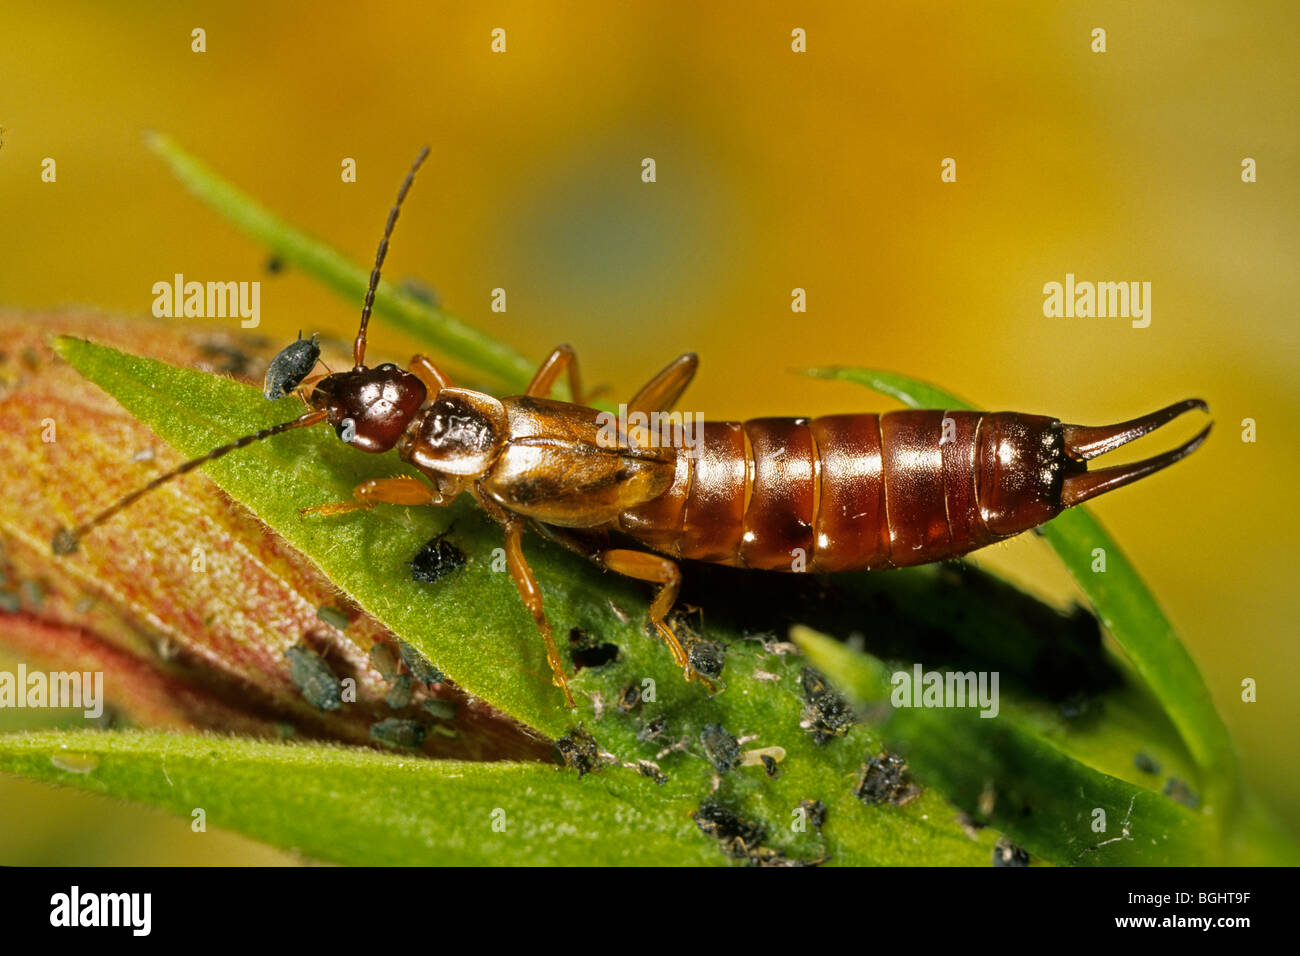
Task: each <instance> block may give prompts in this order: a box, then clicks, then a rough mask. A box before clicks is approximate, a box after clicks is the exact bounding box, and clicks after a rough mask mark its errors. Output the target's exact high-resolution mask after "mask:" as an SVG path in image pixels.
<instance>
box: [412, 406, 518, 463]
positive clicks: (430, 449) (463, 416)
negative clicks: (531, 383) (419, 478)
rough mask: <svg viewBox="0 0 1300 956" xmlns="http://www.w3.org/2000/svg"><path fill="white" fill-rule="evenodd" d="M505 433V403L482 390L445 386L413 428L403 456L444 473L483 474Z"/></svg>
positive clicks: (506, 420)
mask: <svg viewBox="0 0 1300 956" xmlns="http://www.w3.org/2000/svg"><path fill="white" fill-rule="evenodd" d="M507 434H508V418H507V415H506V410H505V406H504V405H502V404H501V402H499V401H497V399H495V398H493V397H492V396H490V395H485V394H484V393H482V392H475V391H471V390H469V389H463V388H444V389H442V390H441V391H439V392H438V394H437V396H436V397H435V398H434V400H433V402H432V403H430V405H429V407H428V408H427V409H426V410H425V412H424V414H423V415H422V416H421V419H420V421H419V423H418V424H417V425H416V426H415V427H414V428H413V429H412V432H411V434H410V436H409V439H408V442H407V443H404V447H403V449H402V456H403V457H405V458H409V460H410V461H411V462H413V463H414V464H415V465H416V466H417V467H420V468H424V469H427V470H429V471H435V472H440V473H442V474H446V475H458V476H476V475H482V474H483V473H484V472H486V471H487V470H488V469H489V468H490V467H491V465H492V462H493V461H494V460H495V459H496V457H497V453H498V452H499V451H500V449H501V446H502V445H503V444H504V443H505V441H506V437H507Z"/></svg>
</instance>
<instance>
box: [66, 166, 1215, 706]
mask: <svg viewBox="0 0 1300 956" xmlns="http://www.w3.org/2000/svg"><path fill="white" fill-rule="evenodd" d="M427 152H428V151H427V149H426V150H424V151H422V152H421V154H420V156H419V158H417V160H416V162H415V165H414V166H413V167H412V168H411V171H410V173H408V174H407V177H406V180H405V181H404V182H403V184H402V188H401V190H400V191H399V193H398V199H397V204H396V205H394V207H393V210H392V212H391V213H390V214H389V217H388V224H387V227H386V229H385V231H384V237H383V239H382V240H381V242H380V244H379V251H378V254H377V255H376V258H375V267H374V270H373V272H372V273H371V279H370V287H369V289H368V291H367V293H366V300H365V305H364V307H363V309H362V314H361V325H360V328H359V329H358V332H357V337H356V342H355V344H354V347H353V355H354V367H353V368H352V369H351V370H350V371H345V372H334V373H331V374H329V375H325V376H323V377H322V378H320V379H318V380H315V381H314V383H308V384H309V385H313V386H314V387H311V388H310V390H309V391H308V390H307V389H306V388H304V389H303V390H301V391H300V392H299V395H301V396H302V397H303V400H304V401H305V402H306V403H307V404H308V406H309V407H310V408H311V411H309V412H307V413H306V414H305V415H303V416H301V417H300V418H297V419H295V420H294V421H292V422H286V423H285V424H283V425H279V426H276V427H275V428H269V429H265V430H263V431H261V432H257V433H256V434H253V435H248V436H245V437H244V438H241V439H239V440H238V441H235V442H232V443H231V444H229V445H224V446H222V447H221V448H218V449H215V450H214V451H212V452H209V453H208V454H207V455H204V456H203V457H201V458H196V459H194V460H192V461H189V462H186V463H185V464H183V465H181V466H180V467H179V468H176V469H175V470H173V471H172V472H169V473H167V474H165V475H162V476H160V477H158V478H156V479H154V480H153V481H152V482H150V483H149V484H148V485H146V486H144V487H143V488H141V489H139V490H138V491H136V492H133V493H132V494H131V495H128V496H127V497H125V498H123V499H122V500H121V501H119V502H118V503H117V504H115V505H114V506H112V507H111V508H109V509H108V510H106V511H104V512H103V513H101V514H100V515H99V516H97V517H96V518H94V519H92V520H91V521H90V522H87V523H86V524H84V525H82V526H81V527H79V528H77V529H75V530H74V531H71V532H67V531H62V532H60V533H59V534H57V535H56V536H55V541H54V547H55V550H56V551H59V552H61V553H67V552H68V551H71V550H72V549H73V548H75V546H76V543H77V540H78V539H79V538H80V537H81V536H82V535H83V534H85V533H86V532H87V531H88V530H90V529H91V528H92V527H94V526H95V525H97V524H99V523H101V522H102V521H104V520H105V519H107V518H109V517H111V516H112V515H113V514H115V513H116V512H117V511H119V510H121V509H122V508H123V507H125V506H126V505H128V504H130V503H131V502H132V501H134V500H136V499H137V498H139V497H140V496H141V495H142V494H144V493H145V492H147V491H149V490H151V489H152V488H156V487H157V486H158V485H160V484H162V483H163V482H165V481H167V480H169V479H170V478H172V477H174V476H175V475H178V474H183V473H184V472H187V471H189V470H191V469H193V468H195V467H197V466H198V465H200V464H202V463H203V462H205V461H210V460H212V459H214V458H218V457H220V456H222V455H224V454H227V453H228V452H230V451H233V450H235V449H236V448H242V447H244V446H245V445H248V444H251V443H252V442H254V441H259V440H261V439H263V438H268V437H270V436H272V435H276V434H279V433H281V432H284V431H288V430H290V429H294V428H303V427H307V426H310V425H316V424H320V423H322V422H328V423H329V424H330V425H331V426H332V427H333V428H334V429H335V431H336V432H337V434H338V435H339V437H340V438H341V439H342V440H343V441H345V442H347V443H348V444H350V445H352V446H353V447H355V448H358V449H360V450H361V451H365V452H371V453H376V454H377V453H383V452H387V451H392V450H396V451H397V453H398V455H399V456H400V457H401V458H402V459H403V460H405V461H408V462H410V463H411V464H413V465H414V466H415V467H416V468H417V469H419V471H420V472H421V473H422V474H423V475H424V476H425V478H426V479H427V481H420V480H419V479H416V478H412V477H409V476H401V477H395V478H387V479H380V480H373V481H367V482H364V483H363V484H361V485H358V486H357V488H356V490H355V492H354V496H353V500H351V501H345V502H338V503H334V504H325V505H318V506H316V507H313V508H308V509H305V510H304V513H316V514H322V515H330V514H340V513H343V512H347V511H353V510H356V509H359V508H372V507H374V506H375V505H376V504H380V503H387V504H397V505H442V504H447V503H449V502H450V501H452V500H453V499H454V498H456V497H457V496H458V495H460V494H469V495H471V496H472V497H473V498H474V499H475V501H477V502H478V503H479V505H481V506H482V507H483V509H484V510H485V511H486V512H487V513H488V514H489V515H491V516H492V518H493V519H494V520H496V521H497V522H498V523H500V524H501V526H502V528H503V529H504V532H505V544H506V548H505V550H506V559H507V565H508V567H509V570H510V575H511V577H512V579H513V580H514V583H515V586H516V588H517V589H518V590H519V594H520V597H521V598H522V599H523V602H524V604H525V606H526V607H527V608H528V610H529V611H530V613H531V614H532V616H533V620H534V622H535V623H536V625H537V628H538V631H539V632H540V633H541V636H542V638H543V640H544V641H545V644H546V655H547V660H548V662H549V664H550V667H551V671H552V674H553V680H554V683H555V685H556V686H557V687H559V688H560V689H561V690H563V692H564V695H565V700H566V702H567V703H568V704H569V706H573V698H572V696H571V695H570V693H569V688H568V682H567V679H566V677H565V670H564V665H563V663H562V662H561V660H560V655H559V652H558V650H557V649H556V646H555V640H554V638H553V637H552V634H551V626H550V623H549V622H548V621H547V618H546V614H545V612H544V611H543V608H542V596H541V591H540V590H539V589H538V586H537V582H536V579H535V578H534V577H533V573H532V570H531V569H530V568H529V566H528V562H527V561H526V560H525V558H524V553H523V531H524V528H525V526H527V525H532V526H533V527H534V528H535V529H536V530H538V531H539V532H541V533H542V534H543V535H545V536H546V537H548V538H550V539H551V540H554V541H558V542H560V543H561V544H563V545H565V546H566V547H569V548H571V549H573V550H575V551H577V552H579V553H580V554H583V555H585V556H587V557H589V558H590V559H591V560H592V561H594V562H595V563H596V564H597V565H599V566H600V567H602V568H606V569H608V570H611V571H616V572H618V573H620V574H624V575H628V576H630V577H634V578H637V579H640V580H643V581H649V582H652V583H654V584H657V585H658V586H659V588H658V592H657V594H656V595H655V598H654V601H653V602H652V604H651V606H650V621H651V623H652V624H653V625H654V627H655V628H656V630H657V631H658V633H659V634H660V635H661V636H662V637H663V639H664V641H665V642H666V643H667V645H668V647H669V648H670V649H671V651H672V654H673V657H674V659H675V660H676V662H677V664H678V666H680V667H681V668H682V669H683V671H684V673H685V675H686V677H687V679H688V680H689V679H691V678H692V676H694V675H693V671H692V669H691V666H690V663H689V661H688V658H687V655H686V653H685V651H684V650H683V648H682V646H681V643H680V642H679V641H678V640H677V637H676V636H675V635H674V633H673V630H672V628H671V627H670V626H669V625H668V623H667V617H668V612H669V611H670V610H671V608H672V606H673V603H674V601H675V600H676V597H677V591H678V587H679V584H680V582H681V572H680V571H679V569H678V566H677V559H683V558H684V559H689V560H695V561H709V562H714V563H718V564H727V565H732V566H735V567H742V568H757V569H766V570H786V571H818V572H825V571H854V570H873V569H878V568H896V567H905V566H908V565H915V564H924V563H926V562H930V561H941V560H944V559H948V558H955V557H958V556H960V555H963V554H967V553H968V552H970V551H974V550H976V549H977V548H982V547H984V546H986V545H989V544H992V543H993V542H995V541H1001V540H1003V539H1005V538H1008V537H1011V536H1012V535H1016V534H1020V533H1021V532H1023V531H1027V530H1029V529H1031V528H1034V527H1037V526H1039V525H1041V524H1043V523H1044V522H1045V521H1048V520H1050V519H1051V518H1053V517H1054V516H1055V515H1057V514H1059V513H1060V512H1061V511H1062V510H1063V509H1065V508H1068V507H1071V506H1072V505H1076V504H1078V503H1080V502H1082V501H1086V500H1087V499H1089V498H1093V497H1095V496H1097V495H1099V494H1102V493H1104V492H1106V491H1110V490H1112V489H1114V488H1118V487H1120V486H1122V485H1126V484H1128V483H1130V482H1132V481H1136V480H1138V479H1139V478H1143V477H1145V476H1146V475H1149V474H1152V473H1153V472H1156V471H1159V470H1160V469H1161V468H1164V467H1166V466H1168V465H1171V464H1173V463H1174V462H1176V461H1178V460H1179V459H1180V458H1183V457H1185V456H1186V455H1188V454H1190V453H1191V452H1192V451H1194V450H1195V449H1196V448H1197V447H1198V446H1199V445H1200V444H1201V442H1202V441H1204V440H1205V437H1206V435H1207V434H1208V432H1209V426H1207V427H1206V428H1205V429H1204V430H1202V431H1201V432H1200V434H1198V435H1197V436H1196V437H1194V438H1192V439H1191V440H1190V441H1188V442H1186V443H1185V444H1183V445H1181V446H1180V447H1178V448H1175V449H1173V450H1171V451H1168V452H1165V453H1164V454H1161V455H1157V456H1155V457H1153V458H1149V459H1146V460H1145V461H1140V462H1135V463H1132V464H1128V465H1120V466H1116V467H1112V468H1105V469H1102V470H1099V471H1088V470H1087V465H1086V462H1087V461H1088V460H1089V459H1092V458H1095V457H1096V456H1098V455H1101V454H1103V453H1105V452H1108V451H1111V450H1112V449H1115V448H1118V447H1119V446H1121V445H1124V444H1127V443H1128V442H1130V441H1133V440H1134V439H1136V438H1139V437H1141V436H1142V435H1145V434H1147V433H1149V432H1151V431H1154V430H1155V429H1157V428H1159V427H1161V426H1162V425H1164V424H1166V423H1168V422H1169V421H1171V420H1172V419H1173V418H1175V417H1177V416H1178V415H1181V414H1182V413H1183V412H1186V411H1189V410H1191V409H1194V408H1199V409H1201V410H1205V409H1206V405H1205V403H1204V402H1202V401H1200V400H1198V399H1188V400H1186V401H1183V402H1179V403H1177V404H1174V405H1170V406H1169V407H1168V408H1165V409H1162V410H1160V411H1158V412H1153V413H1151V414H1150V415H1146V416H1144V417H1142V418H1137V419H1134V420H1132V421H1129V422H1124V423H1121V424H1118V425H1107V426H1101V427H1096V428H1089V427H1084V426H1080V425H1066V424H1062V423H1061V422H1060V421H1058V420H1057V419H1054V418H1046V417H1043V416H1040V415H1025V414H1021V413H1018V412H971V411H896V412H888V413H886V414H883V415H829V416H825V417H822V418H813V419H808V418H759V419H752V420H750V421H747V422H708V423H703V424H702V425H701V427H700V428H698V429H697V430H696V431H694V432H691V431H689V430H687V429H684V428H680V427H678V428H675V429H663V430H661V431H655V429H654V428H653V427H649V428H647V427H645V425H644V422H643V420H642V419H641V418H638V416H645V417H646V418H649V416H651V415H652V413H667V412H668V410H669V409H670V408H671V407H672V406H673V405H674V404H676V402H677V400H678V399H679V398H680V397H681V394H682V392H683V391H684V390H685V389H686V386H687V385H688V384H689V383H690V381H691V378H692V377H693V376H694V374H695V369H696V359H695V356H694V355H693V354H687V355H683V356H681V357H680V358H678V359H677V360H676V361H674V362H672V363H671V364H669V365H668V367H667V368H665V369H664V370H663V371H661V372H660V373H659V374H658V375H656V376H655V377H654V378H653V379H651V380H650V382H649V383H647V384H646V385H645V386H644V387H643V388H642V389H641V390H640V391H639V392H637V393H636V395H635V396H633V398H632V400H631V401H630V402H629V403H628V404H627V406H626V409H624V410H623V411H624V414H623V416H622V417H621V418H619V419H614V418H613V416H611V415H610V414H609V413H607V412H600V411H598V410H596V409H593V408H589V407H586V406H584V405H583V404H581V397H582V388H581V381H580V377H579V374H578V362H577V358H576V357H575V355H574V352H573V350H572V349H571V348H569V347H568V346H567V345H562V346H560V347H559V348H557V349H556V350H555V351H554V352H553V353H551V355H550V357H549V358H548V359H547V360H546V361H545V362H544V363H543V364H542V366H541V368H540V369H539V370H538V371H537V374H536V375H535V376H534V377H533V380H532V382H531V383H530V384H529V386H528V388H527V390H526V391H525V392H524V394H523V395H516V396H512V397H509V398H500V399H499V398H494V397H493V396H491V395H487V394H485V393H483V392H476V391H471V390H469V389H463V388H456V387H455V386H454V385H453V384H452V382H451V380H450V379H449V378H448V377H447V376H446V375H445V374H444V373H443V372H441V371H440V370H439V369H438V368H437V367H436V366H435V365H434V364H433V363H432V362H431V361H429V359H427V358H425V357H423V356H419V355H417V356H415V357H414V358H413V359H412V360H411V363H410V367H409V369H402V368H399V367H397V366H396V365H391V364H385V365H379V366H377V367H375V368H367V367H366V365H365V363H364V359H365V348H366V327H367V324H368V322H369V318H370V311H371V306H372V304H373V301H374V295H375V289H376V287H377V285H378V282H379V272H380V267H381V266H382V264H383V260H384V256H385V254H386V252H387V248H388V240H389V237H390V236H391V233H392V229H393V226H394V224H395V223H396V220H397V214H398V210H399V209H400V207H401V202H402V199H403V198H404V197H405V195H406V192H407V190H408V189H409V188H410V185H411V182H412V180H413V178H414V175H415V171H416V169H418V168H419V165H420V163H421V162H422V161H423V160H424V157H425V156H426V155H427ZM566 373H567V377H568V382H569V391H570V395H571V397H572V398H573V402H561V401H555V400H553V399H550V398H549V397H548V395H549V394H550V392H551V390H552V388H553V386H554V385H555V384H556V382H557V380H558V379H559V378H560V376H561V375H562V374H566ZM294 384H295V385H296V384H297V383H294ZM678 423H680V419H677V420H675V421H674V425H676V424H678ZM664 435H670V436H672V437H674V438H676V439H679V440H677V441H667V442H665V441H662V440H659V439H660V438H662V437H663V436H664ZM614 534H618V535H621V536H622V537H623V538H625V539H631V541H632V542H637V543H640V544H641V545H643V546H645V547H646V548H649V549H651V550H650V551H643V550H637V549H634V548H628V547H620V546H618V545H617V544H614V543H613V537H612V536H613V535H614Z"/></svg>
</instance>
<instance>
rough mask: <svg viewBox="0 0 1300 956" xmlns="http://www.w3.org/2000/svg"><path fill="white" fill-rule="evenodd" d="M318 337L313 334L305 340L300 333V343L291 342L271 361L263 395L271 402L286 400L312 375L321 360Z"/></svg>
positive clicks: (263, 386) (267, 370)
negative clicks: (317, 342) (286, 397)
mask: <svg viewBox="0 0 1300 956" xmlns="http://www.w3.org/2000/svg"><path fill="white" fill-rule="evenodd" d="M316 338H317V335H316V333H315V332H313V333H312V336H311V338H310V339H304V338H303V337H302V333H301V332H299V333H298V341H296V342H290V343H289V344H288V345H286V346H285V347H284V348H283V349H281V350H280V354H279V355H277V356H276V357H275V358H273V359H271V364H270V365H268V366H267V369H266V380H265V381H264V382H263V384H262V394H263V395H265V396H266V397H267V398H269V399H270V400H271V401H273V402H274V401H276V400H277V399H281V398H284V396H286V395H288V394H289V393H290V392H292V391H293V390H294V389H295V388H297V387H298V386H299V385H301V384H302V380H303V379H304V378H306V377H307V376H308V375H310V374H311V370H312V369H314V368H315V367H316V363H317V362H318V361H319V360H320V346H319V345H317V344H316Z"/></svg>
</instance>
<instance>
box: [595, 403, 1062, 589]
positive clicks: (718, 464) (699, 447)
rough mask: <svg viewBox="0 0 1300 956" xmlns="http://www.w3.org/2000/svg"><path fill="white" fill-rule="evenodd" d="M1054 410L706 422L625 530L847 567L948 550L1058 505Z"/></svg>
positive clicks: (674, 549)
mask: <svg viewBox="0 0 1300 956" xmlns="http://www.w3.org/2000/svg"><path fill="white" fill-rule="evenodd" d="M1073 470H1075V464H1074V463H1073V462H1072V461H1071V460H1070V459H1069V458H1068V456H1067V455H1066V454H1065V448H1064V441H1063V438H1062V431H1061V424H1060V422H1058V421H1056V420H1055V419H1050V418H1044V417H1042V416H1037V415H1022V414H1018V413H1011V412H1001V413H984V412H961V411H952V412H944V411H897V412H887V413H886V414H884V415H830V416H826V417H822V418H814V419H807V418H757V419H751V420H750V421H747V422H743V423H740V422H710V423H707V424H705V426H704V428H703V434H702V436H701V440H700V441H699V442H697V443H696V445H695V447H694V448H691V449H689V450H682V451H679V460H678V467H677V475H676V480H675V481H674V483H673V486H672V487H671V488H670V489H669V490H668V491H667V492H665V493H664V494H663V495H661V496H660V497H658V498H656V499H655V500H654V501H652V502H649V503H647V504H645V505H641V506H639V507H636V508H633V509H630V510H629V511H627V512H625V513H624V514H623V515H622V516H621V518H620V521H619V526H620V529H621V530H624V531H626V532H627V533H629V534H631V535H632V536H633V537H636V538H638V539H639V540H641V541H642V542H644V543H645V544H647V545H649V546H650V547H653V548H655V549H656V550H659V551H662V552H664V553H667V554H671V555H673V556H675V557H681V558H689V559H693V560H700V561H709V562H713V563H718V564H729V565H733V566H737V567H748V568H764V569H768V570H787V571H788V570H806V571H850V570H871V569H878V568H890V567H904V566H908V565H914V564H925V563H927V562H931V561H940V560H943V559H945V558H953V557H958V556H960V555H963V554H966V553H968V552H970V551H973V550H975V549H977V548H981V547H984V546H985V545H987V544H991V543H992V542H994V541H997V540H999V539H1001V538H1004V537H1008V536H1009V535H1013V534H1017V533H1019V532H1021V531H1024V530H1027V529H1028V528H1031V527H1035V526H1036V525H1039V524H1042V523H1043V522H1044V521H1046V520H1048V519H1049V518H1051V517H1052V516H1054V515H1055V514H1056V513H1057V512H1059V511H1060V509H1061V485H1062V481H1063V479H1064V477H1065V475H1066V474H1067V473H1071V472H1072V471H1073Z"/></svg>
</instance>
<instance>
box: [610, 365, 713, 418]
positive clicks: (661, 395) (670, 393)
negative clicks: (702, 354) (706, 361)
mask: <svg viewBox="0 0 1300 956" xmlns="http://www.w3.org/2000/svg"><path fill="white" fill-rule="evenodd" d="M699 364H700V363H699V359H698V358H696V355H695V353H694V352H687V353H686V354H685V355H679V356H678V357H677V358H675V359H673V360H672V361H671V362H669V363H668V365H667V366H665V367H664V369H663V370H662V371H661V372H660V373H659V374H658V375H656V376H655V377H654V378H652V379H650V381H648V382H646V383H645V384H644V385H642V386H641V390H640V391H639V392H637V393H636V394H635V395H633V396H632V401H630V402H628V403H627V410H628V413H629V414H631V413H632V412H659V411H668V410H669V409H670V408H672V407H673V406H674V405H676V404H677V400H678V399H679V398H681V397H682V392H684V391H686V386H688V385H690V384H691V379H693V378H694V377H695V369H696V368H698V367H699Z"/></svg>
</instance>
